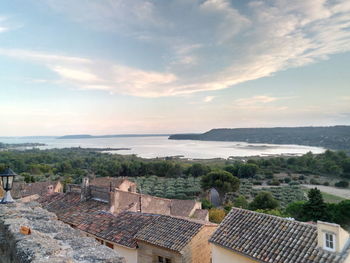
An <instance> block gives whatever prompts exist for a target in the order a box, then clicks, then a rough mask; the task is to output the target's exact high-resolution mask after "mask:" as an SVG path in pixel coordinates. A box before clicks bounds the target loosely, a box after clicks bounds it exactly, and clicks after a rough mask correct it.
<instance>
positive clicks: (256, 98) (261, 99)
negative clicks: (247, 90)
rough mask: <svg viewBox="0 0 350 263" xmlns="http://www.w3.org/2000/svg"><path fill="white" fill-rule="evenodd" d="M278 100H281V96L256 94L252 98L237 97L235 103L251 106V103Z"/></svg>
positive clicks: (265, 102)
mask: <svg viewBox="0 0 350 263" xmlns="http://www.w3.org/2000/svg"><path fill="white" fill-rule="evenodd" d="M277 100H279V98H276V97H270V96H264V95H262V96H254V97H251V98H241V99H237V100H235V101H234V104H235V105H237V106H251V105H257V104H267V103H271V102H274V101H277Z"/></svg>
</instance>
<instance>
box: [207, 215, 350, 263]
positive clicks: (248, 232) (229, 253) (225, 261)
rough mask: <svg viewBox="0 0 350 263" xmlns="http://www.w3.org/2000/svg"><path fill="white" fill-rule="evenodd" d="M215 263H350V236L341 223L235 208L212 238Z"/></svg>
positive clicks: (213, 260)
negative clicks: (305, 220)
mask: <svg viewBox="0 0 350 263" xmlns="http://www.w3.org/2000/svg"><path fill="white" fill-rule="evenodd" d="M209 242H210V243H211V244H212V262H213V263H253V262H261V263H267V262H273V263H321V262H322V263H350V235H349V233H348V232H346V231H345V230H344V229H342V228H341V227H340V226H339V225H337V224H331V223H326V222H317V224H309V223H303V222H298V221H295V220H291V219H286V218H281V217H277V216H272V215H267V214H261V213H257V212H253V211H248V210H244V209H239V208H233V209H232V210H231V212H230V213H229V214H228V215H227V216H226V217H225V219H224V220H223V221H222V223H221V224H220V225H219V227H218V229H217V230H216V231H215V233H214V234H213V235H212V237H211V238H210V240H209Z"/></svg>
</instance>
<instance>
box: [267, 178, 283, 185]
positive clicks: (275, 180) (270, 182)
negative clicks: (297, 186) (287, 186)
mask: <svg viewBox="0 0 350 263" xmlns="http://www.w3.org/2000/svg"><path fill="white" fill-rule="evenodd" d="M267 184H268V185H280V182H279V181H278V180H277V179H273V180H271V181H268V182H267Z"/></svg>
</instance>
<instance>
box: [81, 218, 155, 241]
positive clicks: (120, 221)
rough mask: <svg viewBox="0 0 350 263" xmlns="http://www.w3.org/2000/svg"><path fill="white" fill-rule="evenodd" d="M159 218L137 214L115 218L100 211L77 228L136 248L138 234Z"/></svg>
mask: <svg viewBox="0 0 350 263" xmlns="http://www.w3.org/2000/svg"><path fill="white" fill-rule="evenodd" d="M158 217H159V216H158V215H152V214H142V213H137V212H123V213H120V214H118V216H114V215H112V214H110V213H106V212H102V211H100V212H97V213H95V214H91V215H89V216H88V217H87V218H86V219H84V220H82V222H81V223H80V224H79V225H78V226H77V228H78V229H80V230H82V231H85V232H87V233H90V234H93V235H95V236H97V237H100V238H103V239H105V240H108V241H111V242H114V243H117V244H120V245H123V246H126V247H130V248H136V246H137V243H136V240H135V239H134V237H135V235H136V234H137V232H138V231H139V230H140V229H142V228H143V227H145V226H146V225H148V224H150V223H151V222H152V221H153V220H156V219H157V218H158Z"/></svg>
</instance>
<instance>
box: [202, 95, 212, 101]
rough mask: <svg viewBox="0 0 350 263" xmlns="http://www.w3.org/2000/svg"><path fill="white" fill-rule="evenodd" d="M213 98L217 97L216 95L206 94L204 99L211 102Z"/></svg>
mask: <svg viewBox="0 0 350 263" xmlns="http://www.w3.org/2000/svg"><path fill="white" fill-rule="evenodd" d="M213 99H215V96H206V97H205V98H204V99H203V101H204V102H211V101H212V100H213Z"/></svg>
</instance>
